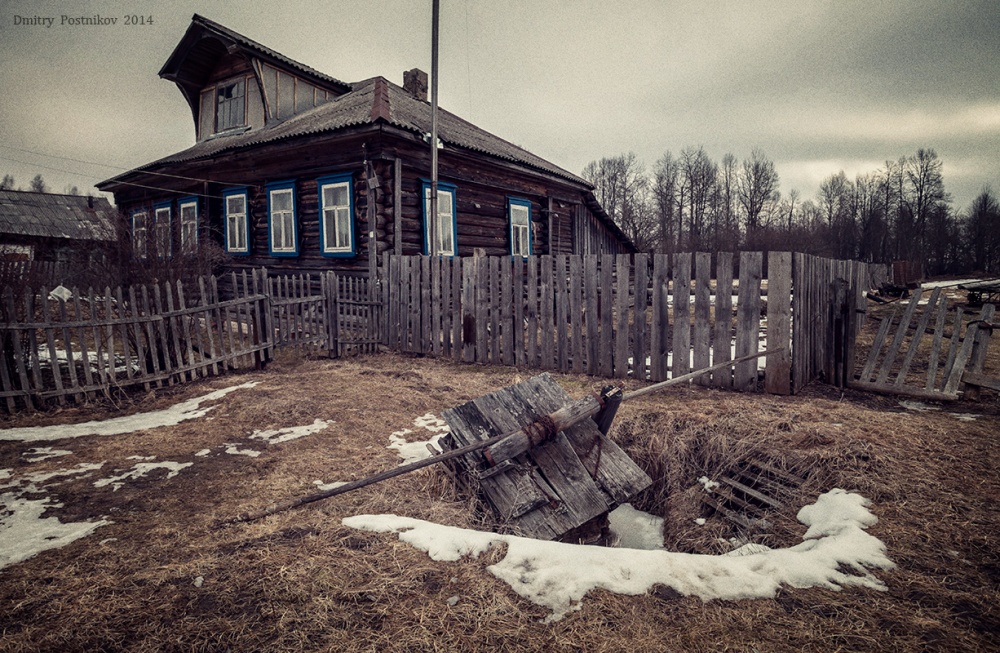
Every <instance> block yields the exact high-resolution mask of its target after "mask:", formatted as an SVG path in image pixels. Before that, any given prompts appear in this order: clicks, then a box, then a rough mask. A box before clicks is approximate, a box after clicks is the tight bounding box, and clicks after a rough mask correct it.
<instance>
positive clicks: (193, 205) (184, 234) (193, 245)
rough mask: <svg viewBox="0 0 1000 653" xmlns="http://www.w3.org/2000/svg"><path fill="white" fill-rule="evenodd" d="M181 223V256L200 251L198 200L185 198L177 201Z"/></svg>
mask: <svg viewBox="0 0 1000 653" xmlns="http://www.w3.org/2000/svg"><path fill="white" fill-rule="evenodd" d="M177 215H178V216H179V218H180V221H181V254H194V253H195V252H196V251H198V198H197V197H183V198H181V199H179V200H178V201H177Z"/></svg>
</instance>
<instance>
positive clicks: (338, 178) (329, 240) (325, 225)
mask: <svg viewBox="0 0 1000 653" xmlns="http://www.w3.org/2000/svg"><path fill="white" fill-rule="evenodd" d="M316 191H317V193H318V195H319V245H320V252H321V253H322V254H323V256H331V257H343V256H354V253H355V252H354V176H353V175H352V174H350V173H346V174H342V175H331V176H329V177H320V178H319V179H317V180H316Z"/></svg>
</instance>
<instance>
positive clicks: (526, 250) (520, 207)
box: [507, 197, 531, 258]
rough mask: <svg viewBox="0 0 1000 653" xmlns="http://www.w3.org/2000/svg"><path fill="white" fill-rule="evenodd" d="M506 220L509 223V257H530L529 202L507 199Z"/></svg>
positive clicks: (512, 198) (514, 198)
mask: <svg viewBox="0 0 1000 653" xmlns="http://www.w3.org/2000/svg"><path fill="white" fill-rule="evenodd" d="M507 219H508V221H509V222H510V255H511V256H515V257H521V258H527V257H529V256H531V202H529V201H528V200H523V199H520V198H517V197H508V198H507Z"/></svg>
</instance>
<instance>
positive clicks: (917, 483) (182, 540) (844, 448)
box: [0, 355, 1000, 653]
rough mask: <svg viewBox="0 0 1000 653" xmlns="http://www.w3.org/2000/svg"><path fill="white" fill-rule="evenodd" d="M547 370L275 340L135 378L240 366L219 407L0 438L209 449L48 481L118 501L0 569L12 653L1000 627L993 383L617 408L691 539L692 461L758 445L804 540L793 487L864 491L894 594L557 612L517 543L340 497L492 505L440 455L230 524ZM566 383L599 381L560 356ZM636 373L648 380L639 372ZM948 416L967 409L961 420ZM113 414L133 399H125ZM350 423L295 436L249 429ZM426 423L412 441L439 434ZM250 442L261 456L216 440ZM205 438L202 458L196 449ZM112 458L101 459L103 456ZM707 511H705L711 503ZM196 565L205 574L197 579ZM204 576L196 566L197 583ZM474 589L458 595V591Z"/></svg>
mask: <svg viewBox="0 0 1000 653" xmlns="http://www.w3.org/2000/svg"><path fill="white" fill-rule="evenodd" d="M528 376H530V373H529V372H525V371H523V370H517V369H514V368H499V367H476V366H458V365H454V364H452V363H449V362H445V361H435V360H431V359H422V358H407V357H401V356H394V355H382V356H373V357H366V358H358V359H350V360H343V361H328V360H316V361H311V360H301V359H296V358H291V357H280V358H279V360H278V361H276V362H275V363H274V364H272V366H271V367H269V369H268V370H267V371H266V372H263V373H249V374H245V375H232V376H229V377H224V378H216V379H211V380H208V381H205V382H202V383H196V384H190V385H186V386H182V387H176V388H172V389H163V390H159V391H156V392H155V393H151V394H149V395H148V396H146V397H142V398H139V399H138V400H137V401H136V402H135V403H134V404H132V405H129V406H127V407H124V410H125V411H127V412H144V411H149V410H153V409H156V408H161V407H165V406H168V405H172V404H175V403H177V402H178V401H180V400H182V399H186V398H190V397H195V396H199V395H202V394H204V393H206V392H208V391H209V390H210V389H217V388H223V387H228V386H231V385H235V384H238V383H242V382H244V381H247V380H255V381H259V382H260V384H259V385H258V386H256V387H255V388H251V389H245V390H239V391H236V392H234V393H232V394H230V395H228V396H227V397H225V398H224V399H222V400H220V401H219V402H218V403H219V406H218V407H217V408H215V409H214V410H213V411H212V412H210V413H209V415H208V417H207V418H201V419H197V420H192V421H186V422H182V423H180V424H178V425H176V426H172V427H164V428H158V429H152V430H149V431H141V432H135V433H131V434H126V435H116V436H87V437H83V438H78V439H75V440H63V441H58V442H53V443H43V444H52V445H53V446H57V447H59V448H61V449H68V450H71V451H72V455H69V456H64V457H61V458H55V459H49V460H45V461H42V462H36V463H31V464H29V463H27V462H26V461H25V459H24V457H23V456H22V454H23V453H24V452H25V451H26V450H28V449H30V448H31V447H34V446H37V444H38V443H32V442H0V469H5V468H6V469H12V474H13V477H14V478H16V477H17V476H18V475H21V474H24V473H28V472H37V471H44V470H54V469H59V468H66V467H69V466H72V465H75V464H78V463H83V462H100V461H106V463H105V465H104V467H103V470H102V471H103V472H110V471H111V470H115V469H127V468H129V467H130V466H131V465H132V464H133V462H134V461H132V460H129V459H128V457H129V456H156V457H157V458H156V459H157V460H171V461H180V462H193V463H194V464H193V465H192V466H191V467H188V468H186V469H184V470H182V471H181V472H180V473H179V474H178V475H176V476H175V477H173V478H170V479H166V478H165V476H166V474H165V473H164V472H163V471H160V472H156V473H154V474H152V475H150V476H149V477H144V478H141V479H138V480H135V481H131V482H128V483H126V484H125V485H124V486H123V487H121V489H119V490H118V491H112V489H111V487H101V488H95V487H94V485H93V480H94V478H93V477H90V478H77V477H73V478H70V479H69V480H67V479H65V478H63V479H60V480H63V481H65V482H63V483H62V484H60V485H58V486H53V487H51V488H49V489H48V490H47V491H48V492H49V493H50V495H51V496H53V497H56V498H58V500H59V501H61V502H62V503H63V507H61V508H58V509H54V510H50V511H49V513H48V514H52V515H57V516H59V517H60V518H61V519H62V520H63V521H79V520H83V519H98V518H107V519H110V520H112V521H113V523H112V524H110V525H107V526H103V527H101V528H99V529H98V530H97V531H95V532H94V533H93V534H91V535H90V536H88V537H85V538H83V539H80V540H77V541H76V542H74V543H72V544H70V545H68V546H66V547H64V548H62V549H56V550H51V551H47V552H43V553H41V554H39V555H37V556H36V557H34V558H31V559H29V560H27V561H24V562H21V563H18V564H14V565H11V566H9V567H7V568H5V569H3V570H0V650H2V651H11V652H13V651H118V650H122V651H380V652H381V651H479V650H491V651H623V650H628V651H760V652H761V653H766V652H771V651H837V650H840V651H886V650H892V651H919V650H943V651H987V650H997V649H998V648H1000V608H998V606H1000V589H998V587H1000V554H998V551H1000V542H998V537H1000V509H998V507H997V503H996V499H997V497H998V496H1000V479H998V476H997V471H998V454H997V446H996V439H997V436H998V434H1000V405H998V401H997V397H996V394H994V393H989V392H985V393H984V394H983V397H982V401H981V402H980V403H978V404H961V405H951V406H944V407H942V408H941V409H940V410H936V411H928V412H913V411H907V410H904V409H903V408H901V406H900V405H899V403H898V401H897V400H895V399H893V398H888V397H874V396H869V395H862V394H859V393H852V392H848V393H846V394H841V393H840V392H839V391H835V390H833V389H831V388H828V387H824V386H811V387H809V388H807V391H806V392H805V393H803V394H801V395H798V396H795V397H788V398H781V397H772V396H766V395H750V394H736V393H725V392H719V391H715V390H709V389H704V388H695V387H686V388H676V389H671V390H669V391H666V392H663V393H661V394H658V395H651V396H647V397H644V398H641V399H637V400H636V401H634V402H631V403H629V404H626V405H624V406H623V407H622V410H621V411H620V413H619V416H618V418H617V420H616V425H617V426H616V428H615V430H614V432H613V435H614V436H615V437H616V439H618V441H619V442H621V443H622V444H623V446H625V447H626V448H627V450H628V451H629V453H630V454H631V455H632V456H633V458H634V459H635V460H636V461H637V462H639V464H640V465H641V466H643V467H644V468H645V469H646V470H647V471H648V472H649V473H650V474H651V475H652V476H654V477H655V478H656V479H657V482H656V484H655V485H654V487H653V488H651V489H650V490H648V491H647V492H646V493H644V495H643V496H640V497H638V498H637V501H636V502H635V503H636V504H637V507H640V508H644V509H647V510H650V511H652V512H657V513H658V514H661V515H664V516H665V517H666V519H667V528H666V542H667V544H668V546H669V548H672V549H674V550H678V551H689V552H702V553H718V552H721V551H722V550H723V549H724V547H723V545H722V544H720V543H719V541H718V538H719V537H723V538H726V537H730V536H732V535H734V533H732V532H731V531H730V530H729V526H728V525H727V523H726V522H724V521H722V520H721V519H718V518H712V517H711V516H710V515H708V514H707V513H706V512H704V509H703V508H701V506H700V504H699V503H698V501H697V496H698V492H699V491H700V488H699V487H698V486H697V482H696V479H697V478H698V476H701V475H702V474H706V475H708V476H712V475H713V474H716V473H719V472H720V471H723V470H725V469H726V468H728V467H729V466H730V465H732V464H733V462H734V461H737V460H739V459H740V458H741V457H743V456H746V455H750V454H752V455H754V456H758V457H766V458H768V459H770V460H773V461H779V462H781V464H783V465H785V466H786V467H788V468H792V469H796V470H799V471H800V472H801V473H803V474H804V475H805V476H806V483H805V484H804V485H803V486H802V488H801V494H802V503H801V504H799V505H798V506H794V507H792V508H790V510H789V514H779V515H776V516H775V523H776V527H775V529H774V530H773V531H772V532H771V533H770V534H766V535H763V536H760V539H759V541H763V542H764V543H766V544H769V545H771V546H788V545H791V544H795V543H797V542H799V541H801V536H802V534H803V533H804V531H805V527H804V526H803V525H802V524H799V523H798V522H796V521H795V520H794V514H795V511H797V510H798V507H800V506H801V505H804V504H806V503H810V502H812V501H813V500H815V498H816V496H817V495H818V494H819V493H821V492H824V491H826V490H829V489H831V488H833V487H842V488H844V489H847V490H851V491H857V492H859V493H861V494H863V495H864V496H866V497H868V498H869V499H871V500H872V502H873V505H872V507H871V510H872V512H873V513H874V514H875V515H876V516H877V517H878V519H879V522H878V523H877V524H876V525H874V526H873V527H872V528H871V529H870V531H869V532H870V533H872V534H873V535H874V536H876V537H878V538H879V539H881V540H882V541H883V542H884V543H885V544H886V546H887V548H888V555H889V557H890V558H891V559H892V560H893V561H894V562H895V563H896V564H897V567H896V569H894V570H891V571H878V572H876V575H877V576H878V577H879V578H881V579H882V580H883V581H884V582H885V583H886V585H887V586H888V591H886V592H878V591H874V590H866V589H847V590H844V591H841V592H834V591H828V590H821V589H808V590H795V589H788V590H782V591H780V592H779V594H778V596H777V597H776V598H774V599H767V600H741V601H712V602H708V603H705V602H702V601H701V600H700V599H697V598H690V597H681V596H677V595H676V593H672V592H658V591H654V592H651V593H649V594H647V595H645V596H638V597H636V596H620V595H615V594H611V593H608V592H604V591H595V592H592V593H591V594H589V595H588V596H587V597H586V599H585V600H584V604H583V607H582V609H581V610H580V611H577V612H571V613H570V614H568V615H567V616H566V617H565V618H564V619H563V620H561V621H558V622H555V623H551V624H544V623H541V620H542V618H544V617H545V616H546V614H547V611H546V610H544V609H542V608H540V607H538V606H536V605H534V604H532V603H529V602H527V601H525V600H523V599H522V598H520V597H519V596H517V595H516V594H514V592H513V591H512V590H511V589H510V588H509V587H508V586H507V585H506V584H504V583H503V582H501V581H500V580H498V579H496V578H495V577H493V576H492V575H491V574H489V573H488V572H487V571H486V569H485V568H486V566H488V565H489V564H490V563H491V562H494V561H496V560H497V559H499V557H502V555H503V552H502V551H495V550H494V551H491V552H490V553H489V554H487V555H485V556H483V557H481V558H479V559H466V560H462V561H460V562H457V563H448V562H434V561H432V560H430V559H429V558H428V557H427V555H426V554H424V553H423V552H420V551H417V550H415V549H413V548H412V547H411V546H409V545H408V544H405V543H402V542H400V541H399V540H398V538H397V537H396V536H394V535H384V534H376V533H368V532H363V531H357V530H353V529H350V528H347V527H345V526H343V525H342V524H341V519H342V518H344V517H347V516H350V515H356V514H364V513H384V512H392V513H396V514H400V515H406V516H410V517H416V518H421V519H427V520H431V521H436V522H439V523H445V524H451V525H456V526H465V527H477V526H481V523H480V520H479V519H478V518H477V517H476V516H475V515H474V514H473V511H472V510H471V507H472V503H471V502H469V501H467V500H464V499H463V498H462V497H458V496H456V495H455V493H454V491H453V490H452V489H451V487H450V485H449V483H448V482H447V481H446V478H445V476H444V475H443V474H442V473H440V472H438V471H435V470H434V468H431V469H429V470H423V471H420V472H416V473H414V474H410V475H407V476H402V477H399V478H396V479H392V480H390V481H387V482H386V483H384V484H382V485H378V486H373V487H369V488H364V489H362V490H359V491H357V492H354V493H350V494H347V495H343V496H340V497H335V498H332V499H329V500H326V501H322V502H318V503H314V504H311V505H309V506H306V507H303V508H300V509H296V510H293V511H289V512H285V513H281V514H278V515H274V516H271V517H268V518H267V519H265V520H262V521H260V522H256V523H252V524H245V525H237V526H230V527H226V528H222V529H213V523H214V522H215V521H216V520H218V519H224V518H228V517H232V516H235V515H236V514H238V513H240V512H243V511H246V510H254V509H258V508H261V507H264V506H266V505H268V504H270V503H272V502H275V501H279V500H283V499H287V498H291V497H295V496H299V495H302V494H308V493H311V492H313V491H315V487H316V486H315V485H314V481H317V480H320V481H323V482H324V483H329V482H332V481H348V480H353V479H356V478H360V477H362V476H367V475H369V474H373V473H376V472H378V471H381V470H384V469H387V468H390V467H393V466H395V465H396V464H398V462H399V459H398V457H397V456H396V453H395V452H394V451H393V450H389V449H387V448H386V445H387V443H388V436H389V434H390V433H392V432H394V431H399V430H401V429H404V428H411V429H412V428H413V420H414V418H416V417H418V416H420V415H423V414H425V413H427V412H433V413H435V414H440V411H441V410H442V409H444V408H447V407H450V406H454V405H457V404H459V403H462V402H464V401H467V400H469V399H473V398H475V397H478V396H480V395H482V394H485V393H487V392H489V391H492V390H495V389H497V388H500V387H503V386H506V385H510V384H512V383H515V382H517V381H519V380H523V379H525V378H527V377H528ZM554 376H555V377H556V379H557V380H558V381H559V382H560V384H561V385H562V386H563V387H564V388H565V389H566V390H567V391H568V392H569V394H570V395H572V396H573V397H580V396H582V395H583V393H584V392H585V391H592V390H596V389H599V388H600V386H601V385H603V384H604V382H603V381H602V380H601V379H595V378H592V377H585V376H571V375H554ZM632 386H633V387H635V385H634V384H632ZM949 411H951V412H963V413H975V414H977V415H978V418H977V419H976V420H975V421H959V420H958V419H956V417H955V416H953V415H951V414H949ZM110 414H111V413H110V412H109V411H108V410H107V409H104V408H100V407H93V406H91V407H83V408H71V409H63V410H62V411H59V412H54V413H51V414H47V415H43V416H34V417H25V416H22V417H19V418H17V419H16V420H7V421H6V422H0V428H9V427H12V426H24V425H40V424H58V423H66V422H74V421H83V420H89V419H98V418H101V417H102V416H105V415H110ZM115 414H118V413H115ZM316 418H321V419H325V420H333V421H334V424H333V425H331V426H330V427H329V428H328V429H326V430H324V431H321V432H319V433H317V434H314V435H310V436H307V437H303V438H301V439H297V440H292V441H289V442H284V443H281V444H271V445H263V444H261V443H259V442H257V441H250V440H248V436H249V434H250V433H252V432H253V431H254V430H257V429H266V428H281V427H288V426H298V425H303V424H309V423H311V422H312V421H313V420H314V419H316ZM429 435H430V434H429V433H427V432H423V433H420V432H414V433H413V434H412V435H409V436H407V437H409V438H410V439H413V440H423V439H427V438H428V437H429ZM232 444H237V445H239V448H241V449H245V448H253V449H257V450H261V451H262V452H263V453H262V455H260V456H259V457H257V458H250V457H247V456H243V455H230V454H226V453H224V450H225V448H226V446H225V445H232ZM204 449H210V450H211V453H210V454H209V455H207V456H197V457H196V456H195V455H194V454H195V453H196V452H199V451H202V450H204ZM105 475H107V473H105ZM699 516H703V517H709V519H708V522H707V524H706V525H705V526H701V527H698V526H696V525H695V524H694V523H693V520H694V518H696V517H699ZM197 579H201V581H199V582H197V583H196V580H197ZM199 585H200V586H199ZM456 595H457V596H458V597H459V600H458V602H457V603H456V604H455V605H453V606H452V605H449V603H448V599H449V597H452V596H456Z"/></svg>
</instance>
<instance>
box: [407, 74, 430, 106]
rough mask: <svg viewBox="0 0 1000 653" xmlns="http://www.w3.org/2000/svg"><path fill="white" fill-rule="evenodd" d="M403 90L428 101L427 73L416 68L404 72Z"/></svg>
mask: <svg viewBox="0 0 1000 653" xmlns="http://www.w3.org/2000/svg"><path fill="white" fill-rule="evenodd" d="M403 90H405V91H406V92H407V93H409V94H410V95H412V96H413V97H415V98H417V99H418V100H421V101H423V102H426V101H427V73H425V72H424V71H422V70H420V69H419V68H414V69H412V70H407V71H405V72H404V73H403Z"/></svg>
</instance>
